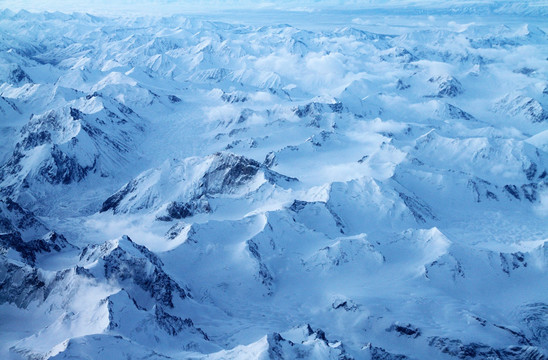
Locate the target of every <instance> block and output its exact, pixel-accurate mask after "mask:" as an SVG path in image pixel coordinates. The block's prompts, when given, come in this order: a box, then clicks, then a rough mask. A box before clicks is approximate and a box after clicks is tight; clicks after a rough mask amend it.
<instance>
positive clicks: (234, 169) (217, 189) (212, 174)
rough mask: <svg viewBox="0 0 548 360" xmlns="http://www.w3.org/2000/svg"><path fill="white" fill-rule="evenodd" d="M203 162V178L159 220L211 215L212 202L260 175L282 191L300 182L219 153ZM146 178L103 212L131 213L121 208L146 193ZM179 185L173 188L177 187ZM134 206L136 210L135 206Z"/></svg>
mask: <svg viewBox="0 0 548 360" xmlns="http://www.w3.org/2000/svg"><path fill="white" fill-rule="evenodd" d="M203 161H204V162H207V161H209V162H210V164H209V166H208V168H207V169H206V170H205V171H202V172H200V173H199V174H198V176H199V178H197V179H196V180H193V181H194V182H188V187H189V190H188V191H187V193H186V194H182V195H181V196H180V198H178V199H165V200H170V201H169V202H168V203H167V207H166V214H163V215H161V216H159V217H158V219H159V220H164V221H170V220H173V219H183V218H186V217H189V216H192V215H195V214H199V213H207V212H210V211H211V207H210V205H209V202H208V199H209V198H211V197H214V196H217V195H219V194H230V193H234V192H235V191H237V190H238V189H239V188H240V187H241V186H243V185H245V184H247V183H249V182H250V181H252V180H253V179H254V178H255V177H256V176H257V175H258V174H259V172H261V173H262V174H263V175H264V178H265V180H266V181H267V182H268V183H270V184H273V185H277V186H281V187H287V186H289V185H290V184H292V183H294V182H297V181H298V180H297V179H295V178H290V177H287V176H285V175H282V174H279V173H277V172H275V171H272V170H270V169H268V168H267V167H266V166H265V165H263V164H261V163H259V162H257V161H255V160H253V159H249V158H246V157H244V156H239V155H234V154H231V153H216V154H214V155H211V156H208V157H206V158H204V159H203ZM162 171H163V170H162ZM146 176H147V174H146V173H144V174H142V175H141V176H139V177H137V178H135V179H134V180H132V181H130V182H129V183H127V184H126V185H125V186H124V187H122V188H121V189H120V190H119V191H118V192H116V193H114V194H113V195H112V196H110V197H109V198H108V199H106V200H105V201H104V202H103V205H102V206H101V210H100V212H105V211H109V210H113V212H114V213H118V212H127V211H128V210H127V209H124V208H123V207H122V206H121V204H122V203H123V202H124V201H127V202H129V203H130V204H132V203H131V202H132V201H133V200H132V199H135V194H136V193H138V192H139V191H141V190H143V188H142V187H143V185H142V183H143V182H144V180H145V179H146ZM175 185H176V184H173V186H175ZM135 201H138V199H137V200H135ZM156 205H161V204H156ZM130 206H133V204H132V205H130ZM152 206H154V205H153V204H142V205H135V206H134V207H136V208H140V209H141V208H150V207H152Z"/></svg>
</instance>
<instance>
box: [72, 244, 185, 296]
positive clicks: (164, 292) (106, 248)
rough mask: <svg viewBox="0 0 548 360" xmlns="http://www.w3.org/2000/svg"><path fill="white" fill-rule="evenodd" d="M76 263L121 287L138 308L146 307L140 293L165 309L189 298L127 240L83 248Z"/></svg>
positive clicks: (153, 260) (142, 250) (159, 266)
mask: <svg viewBox="0 0 548 360" xmlns="http://www.w3.org/2000/svg"><path fill="white" fill-rule="evenodd" d="M80 263H81V264H82V265H83V266H91V267H92V269H93V273H94V274H95V275H96V276H104V277H105V278H106V279H108V280H112V281H117V282H119V283H120V284H122V285H123V286H124V287H125V289H126V291H127V292H128V293H129V294H130V296H131V297H132V298H133V299H134V301H136V302H137V303H139V304H141V306H146V304H148V303H150V301H149V300H148V299H146V298H144V299H143V298H142V296H140V295H139V294H140V292H142V291H144V292H145V293H147V294H148V295H149V296H150V297H151V298H152V299H154V301H156V302H158V303H159V304H162V305H164V306H167V307H173V306H174V304H173V302H174V301H175V298H176V297H177V298H179V299H185V298H187V297H189V296H190V292H189V290H188V289H184V288H183V287H181V286H180V285H179V284H178V283H177V282H176V281H174V280H173V279H172V278H171V277H170V276H169V275H168V274H166V273H165V272H164V270H163V268H162V267H163V264H162V261H161V260H160V259H159V258H158V257H157V256H156V255H154V254H153V253H152V252H150V251H149V250H148V249H147V248H146V247H144V246H142V245H138V244H135V243H134V242H133V241H132V240H131V239H130V238H129V237H127V236H123V237H122V238H121V239H118V240H112V241H107V242H105V243H104V244H102V245H90V246H88V247H86V248H84V249H83V250H82V252H81V254H80Z"/></svg>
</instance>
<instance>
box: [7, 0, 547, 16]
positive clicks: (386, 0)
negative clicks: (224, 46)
mask: <svg viewBox="0 0 548 360" xmlns="http://www.w3.org/2000/svg"><path fill="white" fill-rule="evenodd" d="M492 4H496V6H503V7H506V8H509V7H523V6H533V7H548V0H451V1H448V0H445V1H444V0H438V1H433V0H93V1H89V0H0V9H5V8H7V9H11V10H14V11H18V10H21V9H26V10H29V11H33V12H34V11H61V12H65V13H71V12H88V13H94V14H100V15H105V14H120V13H122V14H125V13H138V14H142V15H144V14H150V15H166V14H171V13H185V12H192V13H210V12H215V11H224V10H235V9H253V10H274V9H275V10H289V11H305V12H313V11H318V10H353V9H372V8H373V9H374V8H389V9H392V10H395V11H402V10H406V9H411V8H413V9H417V8H419V9H424V8H428V9H433V8H434V9H435V8H437V9H439V8H443V9H451V8H455V7H460V8H466V9H471V8H481V7H486V6H489V5H492Z"/></svg>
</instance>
